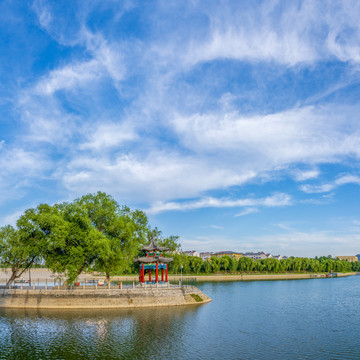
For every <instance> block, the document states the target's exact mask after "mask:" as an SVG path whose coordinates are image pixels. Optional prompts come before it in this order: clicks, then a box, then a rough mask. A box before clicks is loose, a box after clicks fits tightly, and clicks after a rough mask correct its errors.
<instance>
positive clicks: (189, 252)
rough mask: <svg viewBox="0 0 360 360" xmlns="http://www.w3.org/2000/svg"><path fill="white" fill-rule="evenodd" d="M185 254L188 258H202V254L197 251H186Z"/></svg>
mask: <svg viewBox="0 0 360 360" xmlns="http://www.w3.org/2000/svg"><path fill="white" fill-rule="evenodd" d="M184 254H186V255H187V256H196V257H200V254H199V253H198V252H197V251H195V250H191V251H185V252H184Z"/></svg>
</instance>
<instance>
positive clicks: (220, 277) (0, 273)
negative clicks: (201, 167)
mask: <svg viewBox="0 0 360 360" xmlns="http://www.w3.org/2000/svg"><path fill="white" fill-rule="evenodd" d="M359 274H360V273H357V272H350V273H336V275H337V277H344V276H352V275H359ZM327 275H328V274H325V273H306V274H293V273H285V274H226V275H225V274H211V275H186V274H184V275H183V279H184V278H186V279H187V280H189V281H191V280H194V281H198V282H203V281H255V280H256V281H261V280H296V279H313V278H316V279H317V278H324V277H327ZM9 277H10V272H9V271H5V270H4V269H0V280H4V281H5V279H6V278H9ZM30 277H31V279H32V280H33V281H37V280H40V281H42V280H45V279H51V278H56V277H57V274H55V275H54V274H53V273H52V272H51V271H49V270H47V269H31V273H30ZM80 278H81V279H95V278H96V279H100V278H102V279H104V276H101V275H98V274H93V273H92V274H86V273H83V274H81V275H80ZM21 279H24V280H28V279H29V272H28V271H27V272H25V273H24V274H23V275H22V276H21ZM180 279H181V276H180V275H169V281H173V282H175V281H176V282H178V281H179V280H180ZM111 280H112V281H130V282H135V283H137V282H138V280H139V277H138V276H137V275H124V276H112V277H111Z"/></svg>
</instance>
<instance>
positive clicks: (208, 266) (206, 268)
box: [202, 260, 211, 274]
mask: <svg viewBox="0 0 360 360" xmlns="http://www.w3.org/2000/svg"><path fill="white" fill-rule="evenodd" d="M202 271H203V272H204V273H206V274H209V273H210V272H211V263H210V261H209V260H205V261H204V262H203V264H202Z"/></svg>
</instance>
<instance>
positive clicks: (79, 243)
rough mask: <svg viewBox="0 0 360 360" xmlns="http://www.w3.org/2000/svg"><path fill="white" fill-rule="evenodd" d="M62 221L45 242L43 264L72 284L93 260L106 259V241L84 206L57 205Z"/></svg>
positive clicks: (91, 264)
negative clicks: (64, 275)
mask: <svg viewBox="0 0 360 360" xmlns="http://www.w3.org/2000/svg"><path fill="white" fill-rule="evenodd" d="M56 210H57V211H58V212H59V215H60V218H61V220H60V221H59V222H57V223H56V224H53V227H52V228H51V230H50V232H51V236H50V239H49V241H48V243H47V248H46V253H45V255H44V256H45V261H46V265H47V266H48V267H49V268H50V269H51V270H52V271H54V272H58V273H65V274H66V276H67V283H72V282H73V281H74V280H76V278H77V277H78V276H79V275H80V274H81V273H83V272H85V271H90V270H91V268H92V266H93V265H94V264H95V262H96V260H97V259H99V258H104V257H106V256H108V254H109V252H110V243H109V240H108V239H107V238H106V236H104V235H103V234H102V233H101V232H99V231H98V230H97V229H96V228H94V226H93V224H92V221H91V219H90V218H89V216H88V213H87V211H86V209H84V207H82V206H80V205H79V204H77V203H76V202H73V203H64V204H61V205H57V206H56Z"/></svg>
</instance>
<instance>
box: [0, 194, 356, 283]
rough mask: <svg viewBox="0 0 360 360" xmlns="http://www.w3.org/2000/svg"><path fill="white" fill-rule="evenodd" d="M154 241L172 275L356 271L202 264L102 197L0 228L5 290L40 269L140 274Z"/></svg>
mask: <svg viewBox="0 0 360 360" xmlns="http://www.w3.org/2000/svg"><path fill="white" fill-rule="evenodd" d="M152 238H155V239H156V241H157V242H158V244H159V245H162V246H166V247H167V248H168V249H169V251H170V256H172V257H173V258H174V261H173V262H171V263H170V264H169V272H170V273H174V274H179V273H180V271H181V269H182V272H183V273H184V274H201V273H204V274H209V273H219V272H225V273H258V272H268V273H284V272H330V271H334V272H351V271H360V262H358V261H357V262H353V263H350V262H348V261H340V260H337V259H332V258H331V256H327V257H325V256H323V257H320V258H315V259H311V258H298V257H295V258H294V257H291V258H288V259H283V260H280V261H279V260H277V259H272V258H270V259H263V260H252V259H251V258H248V257H242V258H240V259H239V260H236V259H233V258H231V257H229V256H224V257H222V258H217V257H211V258H210V259H209V260H205V261H203V260H202V259H201V258H199V257H192V256H187V255H185V254H182V253H180V252H179V251H178V250H180V244H179V242H178V237H177V236H169V237H163V236H162V233H161V231H159V230H158V229H157V228H152V227H151V226H150V225H149V221H148V218H147V216H146V214H145V213H144V212H143V211H141V210H131V209H130V208H129V207H127V206H120V205H119V204H118V203H117V202H116V201H115V200H114V199H113V198H112V197H111V196H110V195H107V194H106V193H103V192H98V193H96V194H87V195H84V196H82V197H80V198H78V199H76V200H74V201H72V202H65V203H61V204H54V205H52V206H50V205H47V204H40V205H39V206H38V207H36V208H34V209H28V210H26V211H25V212H24V214H23V215H22V216H20V218H19V219H18V221H17V222H16V226H15V227H13V226H10V225H7V226H4V227H2V228H0V265H1V266H2V267H6V268H10V269H11V275H10V279H9V280H8V283H7V285H9V284H11V283H12V282H13V281H14V280H15V279H17V278H19V277H20V276H21V275H22V274H23V273H24V272H25V271H26V270H28V269H30V268H31V267H39V266H41V267H46V268H48V269H50V270H51V271H53V272H56V273H59V274H63V275H65V276H66V278H67V283H72V282H74V281H75V280H76V279H77V278H78V277H79V275H80V274H81V273H83V272H93V271H97V272H101V273H103V274H104V275H105V276H106V278H107V280H108V281H109V280H110V276H114V275H123V274H136V273H138V269H139V265H138V264H135V263H134V259H135V258H136V257H137V256H139V255H140V253H139V249H140V248H141V247H142V246H143V245H145V244H147V243H148V242H149V241H150V239H152ZM164 255H165V256H168V255H169V254H164Z"/></svg>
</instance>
